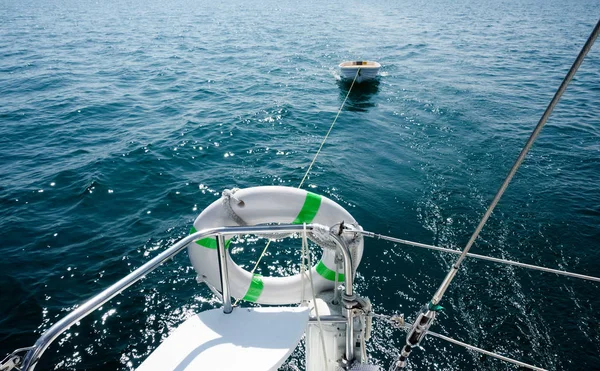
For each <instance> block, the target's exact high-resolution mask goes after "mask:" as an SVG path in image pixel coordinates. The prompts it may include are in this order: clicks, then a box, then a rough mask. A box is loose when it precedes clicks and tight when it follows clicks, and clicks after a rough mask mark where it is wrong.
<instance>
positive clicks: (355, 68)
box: [339, 61, 381, 83]
mask: <svg viewBox="0 0 600 371" xmlns="http://www.w3.org/2000/svg"><path fill="white" fill-rule="evenodd" d="M339 67H340V71H341V75H342V77H343V78H346V79H350V80H354V78H355V77H356V82H359V83H360V82H363V81H369V80H372V79H374V78H375V77H377V74H378V73H379V69H380V68H381V64H379V63H377V62H374V61H348V62H342V63H340V65H339Z"/></svg>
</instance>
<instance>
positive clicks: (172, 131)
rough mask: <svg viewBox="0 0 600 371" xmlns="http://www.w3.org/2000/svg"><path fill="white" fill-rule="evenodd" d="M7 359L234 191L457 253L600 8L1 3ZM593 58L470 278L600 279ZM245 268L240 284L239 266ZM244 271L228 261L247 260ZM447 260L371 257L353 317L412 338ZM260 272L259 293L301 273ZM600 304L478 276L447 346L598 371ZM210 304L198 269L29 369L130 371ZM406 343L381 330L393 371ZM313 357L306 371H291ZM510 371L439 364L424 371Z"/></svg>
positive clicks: (250, 253) (176, 276) (285, 254)
mask: <svg viewBox="0 0 600 371" xmlns="http://www.w3.org/2000/svg"><path fill="white" fill-rule="evenodd" d="M0 4H1V6H0V165H1V166H0V202H1V205H2V207H1V208H0V250H1V252H2V257H3V259H2V260H0V297H1V300H0V353H6V352H9V351H12V350H13V349H15V348H18V347H22V346H28V345H31V344H32V343H33V342H34V341H35V339H36V338H37V336H39V334H40V333H41V332H42V331H43V330H45V329H47V328H49V326H50V325H52V324H53V323H54V322H56V321H57V320H58V319H59V318H61V317H62V316H64V315H65V314H66V312H67V311H69V310H70V309H72V308H74V307H75V306H76V305H77V304H78V303H80V302H82V301H83V300H84V299H85V298H87V297H89V296H91V295H92V294H93V293H96V292H99V291H100V290H102V289H103V288H105V287H107V286H108V285H110V284H111V283H113V282H115V281H116V280H117V279H119V278H120V277H122V276H124V275H125V274H127V273H129V272H131V271H132V270H133V269H135V268H136V267H138V266H140V265H141V264H143V262H145V261H147V260H148V259H149V258H150V257H152V256H155V255H156V254H157V253H158V252H159V251H160V250H162V249H164V248H165V247H167V246H169V245H170V244H171V243H173V242H174V241H176V240H178V239H179V238H181V237H183V236H185V235H186V234H187V232H188V230H189V228H190V226H191V223H192V221H193V220H194V218H195V217H196V216H197V214H198V213H199V212H200V211H201V210H202V209H203V208H204V207H206V206H207V205H209V204H210V203H211V202H213V201H214V200H215V199H216V198H217V197H218V196H219V194H220V192H221V191H222V190H223V189H225V188H232V187H251V186H258V185H272V184H278V185H289V186H297V185H298V184H299V182H300V180H301V178H302V175H303V174H304V172H305V171H306V169H307V166H308V164H309V162H310V160H311V159H312V156H313V155H314V153H315V151H316V149H317V148H318V145H319V143H320V141H321V139H322V137H323V135H324V134H325V133H326V131H327V129H328V128H329V125H330V124H331V122H332V120H333V118H334V117H335V114H336V112H337V109H338V108H339V106H340V104H341V103H342V100H343V98H344V96H345V95H346V92H347V88H348V86H347V85H346V84H344V83H343V82H341V81H339V75H338V73H337V70H336V66H337V64H338V63H340V62H341V61H343V60H352V59H371V60H377V61H379V62H380V63H381V64H382V65H383V67H382V71H381V72H382V76H381V77H380V79H379V80H378V81H377V82H376V83H374V84H370V85H366V86H360V87H357V88H356V89H354V90H353V91H352V94H351V95H350V98H349V101H348V102H347V104H346V106H345V109H344V110H343V112H342V114H341V115H340V118H339V120H338V123H337V125H336V127H335V128H334V131H333V132H332V135H331V137H330V139H329V140H328V142H327V144H326V145H325V147H324V149H323V152H322V153H321V155H320V157H319V159H318V161H317V163H316V165H315V167H314V168H313V170H312V172H311V175H310V178H309V179H308V181H307V183H306V187H305V188H307V189H309V190H311V191H313V192H317V193H320V194H323V195H326V196H328V197H330V198H332V199H334V200H336V201H337V202H339V203H340V204H342V205H344V206H345V207H346V208H347V209H348V210H349V211H350V212H351V213H352V214H353V215H354V216H355V218H356V219H357V220H358V221H359V222H360V223H361V224H362V225H363V227H364V228H365V229H367V230H371V231H374V232H378V233H384V234H389V235H393V236H397V237H401V238H406V239H411V240H415V241H419V242H423V243H431V244H438V245H443V246H447V247H453V248H460V247H461V246H464V244H465V243H466V241H467V240H468V237H469V236H470V234H471V233H472V231H473V230H474V228H475V226H476V225H477V222H478V220H479V218H480V217H481V215H482V214H483V212H484V210H485V207H486V206H487V204H488V203H489V202H490V201H491V199H492V197H493V195H494V193H495V191H496V190H497V188H498V186H499V185H500V183H501V181H502V179H503V178H504V176H505V175H506V173H507V171H508V169H509V168H510V166H511V165H512V162H513V161H514V159H515V158H516V156H517V154H518V152H519V150H520V148H521V146H522V145H523V144H524V142H525V141H526V139H527V137H528V135H529V132H530V131H531V129H532V128H533V127H534V126H535V124H536V122H537V120H538V119H539V117H540V116H541V114H542V112H543V111H544V109H545V107H546V105H547V103H548V102H549V100H550V99H551V97H552V95H553V93H554V91H555V89H556V88H557V87H558V85H559V84H560V81H561V79H562V77H563V76H564V74H565V73H566V71H567V70H568V68H569V67H570V65H571V63H572V62H573V60H574V59H575V56H576V55H577V53H578V51H579V49H580V47H581V46H582V45H583V43H584V41H585V39H586V38H587V36H588V35H589V33H590V32H591V29H592V28H593V26H594V24H595V22H596V21H597V17H598V2H597V0H577V1H571V2H564V1H541V0H529V1H514V0H508V1H504V2H492V1H484V2H476V1H473V0H459V1H456V2H450V1H439V0H434V1H427V2H425V1H418V2H408V1H404V0H402V1H398V2H390V1H381V0H376V1H371V2H361V1H353V0H350V1H344V2H342V1H335V0H334V1H328V2H318V1H314V0H309V1H305V2H287V1H284V2H276V1H272V0H259V1H258V2H241V1H236V0H232V1H230V2H227V3H226V4H217V3H214V2H203V1H195V2H194V1H186V0H175V1H173V2H169V3H168V4H165V3H162V2H158V1H154V0H150V1H147V2H136V1H122V2H115V1H108V2H93V1H89V0H83V1H72V0H66V1H60V2H45V1H40V0H24V1H21V2H16V1H10V0H0ZM599 117H600V49H599V47H598V45H596V46H595V47H594V48H593V49H592V51H591V52H590V54H589V56H588V58H587V59H586V61H585V62H584V64H583V65H582V67H581V69H580V72H579V74H578V75H577V76H576V78H575V80H574V81H573V83H572V85H571V86H570V87H569V89H568V90H567V92H566V94H565V96H564V98H563V100H562V101H561V103H560V104H559V106H558V107H557V109H556V111H555V113H554V114H553V115H552V117H551V119H550V121H549V123H548V125H547V127H546V128H545V129H544V131H543V132H542V135H541V137H540V139H539V141H538V142H537V143H536V145H535V146H534V148H533V150H532V151H531V153H530V155H529V157H528V158H527V160H526V162H525V163H524V164H523V167H522V168H521V170H520V171H519V172H518V174H517V176H516V178H515V180H514V182H513V184H512V185H511V186H510V187H509V189H508V191H507V193H506V196H505V198H504V199H503V200H502V201H501V203H500V204H499V206H498V208H497V209H496V211H495V213H494V214H493V216H492V218H491V219H490V221H489V223H488V225H487V226H486V228H485V229H484V231H483V233H482V235H481V238H480V239H479V240H478V242H477V244H476V246H475V247H474V248H473V252H476V253H481V254H489V255H493V256H497V257H504V258H509V259H514V260H519V261H523V262H527V263H532V264H540V265H544V266H548V267H553V268H560V269H566V270H570V271H575V272H578V273H583V274H590V275H596V276H598V275H599V274H600V263H599V261H600V250H599V249H598V242H599V241H600V228H599V225H600V190H598V186H597V185H598V184H600V156H599V155H600V144H599V143H600V142H599V138H600V128H599V127H598V118H599ZM241 246H242V244H241V243H240V244H238V245H236V248H235V249H234V251H235V252H236V257H235V259H236V260H237V261H238V262H239V263H240V264H245V266H251V265H252V264H253V263H254V262H255V261H256V258H257V256H258V254H259V252H260V250H261V249H262V247H263V246H264V241H263V240H251V241H249V246H248V247H246V248H245V249H244V250H243V251H242V249H241ZM238 247H240V248H238ZM452 259H453V257H450V256H446V255H442V254H439V253H435V252H430V251H422V250H418V249H414V248H408V247H401V246H394V245H392V244H388V243H385V242H382V241H374V240H367V241H366V249H365V254H364V257H363V262H362V265H361V267H360V268H359V272H360V275H359V277H358V283H357V289H358V291H359V292H360V293H361V294H363V295H366V296H368V297H370V298H371V300H372V301H373V302H374V304H375V309H376V311H377V312H379V313H388V314H389V313H393V312H403V313H405V314H406V315H407V317H408V319H409V320H412V319H413V318H414V315H415V313H416V312H417V311H418V309H419V307H420V306H421V305H422V304H424V303H425V302H427V300H429V299H430V297H431V295H432V294H433V292H434V291H435V289H436V288H437V286H438V285H439V284H440V282H441V280H442V279H443V277H444V276H445V273H446V272H447V270H448V268H449V267H450V264H451V262H452ZM298 260H299V259H298V254H297V251H296V250H293V249H291V248H287V249H283V248H280V249H271V250H270V253H269V256H268V257H267V258H266V259H265V262H264V263H261V266H260V268H259V271H260V272H261V273H262V274H267V275H268V274H271V275H280V274H288V273H290V272H292V271H294V270H295V269H297V263H298ZM599 289H600V285H598V284H590V283H587V282H583V281H581V280H575V279H569V278H560V277H557V276H555V275H552V274H546V273H539V272H530V271H524V270H522V269H517V268H510V267H505V266H498V265H495V264H490V263H484V262H477V261H467V262H466V264H465V266H464V267H463V268H462V269H461V271H460V274H459V275H458V276H457V278H456V280H455V282H454V283H453V285H452V287H451V289H450V290H449V292H448V293H447V296H446V297H445V299H444V302H443V303H442V304H443V305H444V307H445V310H444V312H443V314H441V315H440V316H439V317H438V320H437V321H436V324H435V325H434V328H433V330H434V331H437V332H440V333H444V334H448V335H450V336H452V337H455V338H457V339H460V340H463V341H466V342H468V343H471V344H474V345H477V346H480V347H482V348H485V349H488V350H492V351H495V352H499V353H502V354H504V355H507V356H510V357H514V358H517V359H520V360H523V361H526V362H530V363H533V364H536V365H539V366H543V367H547V368H549V369H558V370H562V369H569V370H578V369H581V370H589V369H600V357H599V356H598V354H599V353H600V346H599V345H598V344H599V342H600V330H599V322H600V315H599V314H598V312H596V311H597V310H598V309H599V308H600V299H599V295H598V292H599V291H598V290H599ZM218 305H219V304H218V303H217V302H216V301H215V300H214V299H213V298H212V297H211V295H210V293H209V291H208V290H207V289H206V288H205V287H204V286H199V285H198V284H197V283H196V281H195V274H194V272H193V270H192V269H191V267H190V265H189V262H188V258H187V256H186V254H185V253H184V254H181V255H180V256H178V257H177V258H176V259H175V260H174V261H173V262H169V263H167V264H166V265H165V266H164V267H162V269H160V270H158V271H156V272H153V273H152V274H151V275H150V276H148V278H147V279H145V280H144V281H142V282H140V283H138V284H137V285H135V286H134V287H132V289H131V290H129V291H127V292H125V293H124V294H122V295H120V296H118V297H117V298H115V299H114V300H113V301H112V302H110V303H109V304H107V305H105V306H104V307H103V308H102V309H101V310H99V311H98V312H96V313H94V314H93V315H91V316H90V317H88V318H87V319H86V320H84V321H82V322H81V323H80V324H79V325H78V326H75V327H74V328H73V329H71V330H70V331H68V333H67V334H66V335H63V336H62V337H61V338H60V339H59V340H58V341H57V342H56V343H55V344H54V345H53V346H52V347H51V348H50V349H49V350H48V351H47V353H46V355H45V357H44V358H43V360H42V363H41V365H40V366H39V368H40V369H52V368H53V367H55V368H56V369H81V370H83V369H86V370H106V369H124V370H127V369H132V368H134V367H136V366H137V365H139V364H140V362H141V361H142V360H143V359H144V358H145V356H147V355H148V354H149V353H150V352H151V351H152V350H153V349H154V348H155V347H156V346H157V345H158V344H159V342H160V340H161V339H162V338H164V337H165V336H166V335H167V334H168V332H169V331H170V330H172V329H173V328H174V327H175V326H177V324H179V323H180V322H181V321H183V320H184V319H185V318H186V317H187V316H189V315H190V314H191V313H193V312H195V311H200V310H204V309H208V308H213V307H216V306H218ZM403 342H404V334H402V333H400V332H397V331H393V330H391V329H389V328H388V327H387V326H386V325H385V324H383V323H379V322H376V325H375V337H374V339H373V340H372V342H371V345H370V346H369V350H370V353H371V355H372V356H373V358H374V361H375V362H377V363H378V364H381V365H385V366H388V365H389V364H390V363H391V362H392V360H393V359H394V357H395V355H396V349H397V347H398V346H401V345H402V344H403ZM300 358H301V351H297V352H296V353H295V355H294V358H293V359H292V361H291V362H292V363H294V364H298V365H300V366H301V362H300ZM434 368H435V369H444V370H455V369H486V370H488V369H489V370H504V369H506V368H508V366H506V365H505V364H503V363H501V362H498V361H495V360H493V359H490V358H482V357H480V356H478V355H476V354H472V353H469V352H467V351H464V350H462V349H461V348H458V347H456V346H453V345H450V344H446V343H443V342H442V341H440V340H437V339H434V338H428V339H427V340H426V342H425V343H424V344H423V350H417V351H415V352H414V354H413V355H412V357H411V365H410V369H412V370H429V369H434Z"/></svg>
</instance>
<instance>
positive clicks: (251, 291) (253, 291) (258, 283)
mask: <svg viewBox="0 0 600 371" xmlns="http://www.w3.org/2000/svg"><path fill="white" fill-rule="evenodd" d="M261 277H262V276H261V275H260V274H256V273H255V274H254V275H253V276H252V281H251V282H250V287H248V291H247V292H246V295H245V296H244V297H243V298H242V300H246V301H251V302H256V301H257V300H258V298H259V297H260V294H261V293H262V290H263V288H264V287H265V284H264V283H263V281H262V278H261Z"/></svg>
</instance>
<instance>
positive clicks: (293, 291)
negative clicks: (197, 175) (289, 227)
mask: <svg viewBox="0 0 600 371" xmlns="http://www.w3.org/2000/svg"><path fill="white" fill-rule="evenodd" d="M342 221H343V222H344V223H346V224H354V225H355V226H357V227H358V224H357V223H356V220H354V218H353V217H352V215H350V213H348V212H347V211H346V210H345V209H344V208H343V207H341V206H340V205H338V204H337V203H335V202H334V201H332V200H330V199H328V198H326V197H323V196H320V195H317V194H315V193H312V192H308V191H305V190H303V189H297V188H291V187H280V186H264V187H252V188H246V189H240V190H236V191H235V193H234V194H233V196H232V193H231V191H225V192H223V197H221V198H220V199H219V200H216V201H215V202H213V203H212V204H210V205H209V206H208V207H207V208H206V209H204V210H203V211H202V213H200V215H199V216H198V217H197V218H196V220H195V221H194V226H193V228H192V230H191V233H193V232H195V231H198V230H202V229H206V228H216V227H223V226H240V225H258V224H265V223H291V224H302V223H307V224H308V223H318V224H322V225H325V226H327V227H331V226H333V225H336V224H338V223H340V222H342ZM349 242H350V244H351V245H352V246H351V247H352V258H353V263H352V265H353V268H354V269H356V267H357V266H358V264H359V263H360V259H361V258H362V252H363V239H362V237H361V236H360V235H356V236H355V237H354V238H353V239H352V240H351V241H350V240H349ZM229 243H230V239H227V240H226V243H225V244H226V247H227V248H228V247H229ZM216 245H217V244H216V240H215V238H214V237H207V238H203V239H200V240H197V241H194V242H192V243H190V245H188V253H189V257H190V260H191V262H192V265H193V266H194V269H195V270H196V272H197V273H198V277H199V279H200V280H203V281H206V283H208V284H209V285H211V286H212V287H214V288H216V289H217V290H218V291H219V292H222V290H221V283H220V277H219V265H218V257H217V250H216ZM335 256H336V252H335V250H334V249H331V248H324V249H323V255H322V258H321V260H320V261H319V262H317V263H316V264H315V266H314V267H312V268H311V269H312V277H313V284H314V288H315V294H318V293H320V292H323V291H327V290H332V289H333V288H334V285H335V279H336V261H335ZM227 265H228V267H227V269H228V273H229V286H230V291H231V295H232V296H233V297H235V298H241V299H243V300H246V301H251V302H256V303H260V304H275V305H283V304H294V303H299V302H301V300H302V297H305V298H309V297H311V292H310V290H311V288H310V286H311V285H310V284H304V285H303V284H302V278H301V275H300V274H296V275H293V276H288V277H262V276H260V275H258V274H254V275H252V274H251V273H250V272H249V271H247V270H245V269H243V268H242V267H240V266H239V265H237V264H236V263H235V262H234V261H233V260H232V259H231V257H230V255H229V250H227ZM342 269H343V268H342V267H340V270H339V271H338V272H337V275H338V276H337V279H338V281H339V282H340V283H341V282H343V281H344V274H343V270H342ZM353 272H354V270H353ZM303 286H304V293H303V292H302V287H303Z"/></svg>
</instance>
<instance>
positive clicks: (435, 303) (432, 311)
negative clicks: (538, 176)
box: [395, 20, 600, 369]
mask: <svg viewBox="0 0 600 371" xmlns="http://www.w3.org/2000/svg"><path fill="white" fill-rule="evenodd" d="M599 33H600V20H599V21H598V23H596V26H595V27H594V29H593V31H592V33H591V34H590V36H589V38H588V39H587V41H586V42H585V44H584V46H583V48H582V49H581V51H580V52H579V55H578V56H577V58H576V59H575V62H573V65H572V66H571V68H570V69H569V72H568V73H567V75H566V76H565V78H564V79H563V81H562V83H561V84H560V86H559V88H558V90H557V91H556V93H555V94H554V97H552V100H551V101H550V103H549V104H548V107H547V108H546V110H545V111H544V114H543V115H542V117H541V118H540V120H539V122H538V123H537V125H536V127H535V129H534V130H533V132H532V133H531V136H530V137H529V139H528V140H527V142H526V143H525V146H524V147H523V149H522V150H521V153H520V154H519V156H518V157H517V160H516V161H515V163H514V164H513V166H512V168H511V169H510V171H509V173H508V175H507V176H506V179H505V180H504V182H503V183H502V185H501V186H500V189H498V192H497V193H496V195H495V196H494V199H493V200H492V202H491V204H490V206H489V207H488V209H487V210H486V212H485V214H484V215H483V217H482V218H481V221H480V222H479V225H477V228H476V229H475V232H473V235H472V236H471V238H470V239H469V242H468V243H467V245H466V246H465V248H464V249H463V250H462V252H461V254H460V256H459V257H458V259H457V260H456V262H455V263H454V264H453V265H452V268H451V269H450V271H448V274H447V275H446V277H445V278H444V281H442V283H441V285H440V287H439V288H438V290H437V291H436V293H435V294H434V295H433V297H432V298H431V301H430V302H429V303H428V304H427V305H426V306H425V307H423V309H421V311H420V312H419V314H418V316H417V319H416V320H415V323H414V325H413V327H412V328H411V330H410V332H409V333H408V335H407V337H406V345H405V346H404V347H403V348H402V351H401V353H400V356H399V357H398V361H397V362H396V365H395V367H396V369H401V368H404V367H405V366H406V364H407V359H408V356H409V355H410V352H411V351H412V348H413V347H415V346H417V345H419V343H420V342H421V341H422V340H423V339H424V338H425V335H426V334H427V332H428V330H429V327H430V326H431V324H432V323H433V321H434V319H435V317H436V313H437V312H438V311H439V310H440V309H441V306H440V305H439V302H440V301H441V300H442V297H443V296H444V293H445V292H446V290H448V287H449V286H450V284H451V283H452V280H453V279H454V277H455V276H456V274H457V273H458V269H459V268H460V265H461V264H462V262H463V261H464V259H465V258H466V257H467V254H468V253H469V250H470V249H471V247H472V246H473V243H474V242H475V240H476V239H477V237H478V236H479V233H480V232H481V230H482V229H483V227H484V225H485V223H486V222H487V220H488V219H489V217H490V215H491V214H492V212H493V211H494V208H495V207H496V205H497V204H498V202H499V201H500V198H501V197H502V195H503V194H504V192H505V191H506V188H507V187H508V184H509V183H510V181H511V180H512V178H513V177H514V175H515V174H516V172H517V170H518V169H519V167H520V166H521V163H522V162H523V160H524V159H525V156H526V155H527V153H528V152H529V150H530V149H531V146H532V145H533V143H534V142H535V140H536V139H537V137H538V135H539V133H540V131H541V130H542V128H543V127H544V125H545V124H546V122H547V121H548V118H549V117H550V114H551V113H552V111H553V110H554V107H555V106H556V104H557V103H558V101H559V100H560V98H561V97H562V95H563V93H564V92H565V90H566V89H567V86H568V85H569V83H570V82H571V80H572V79H573V77H574V76H575V73H576V72H577V70H578V69H579V66H580V65H581V63H582V62H583V59H584V58H585V56H586V55H587V53H588V52H589V51H590V49H591V48H592V45H593V44H594V41H595V40H596V38H597V37H598V34H599Z"/></svg>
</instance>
